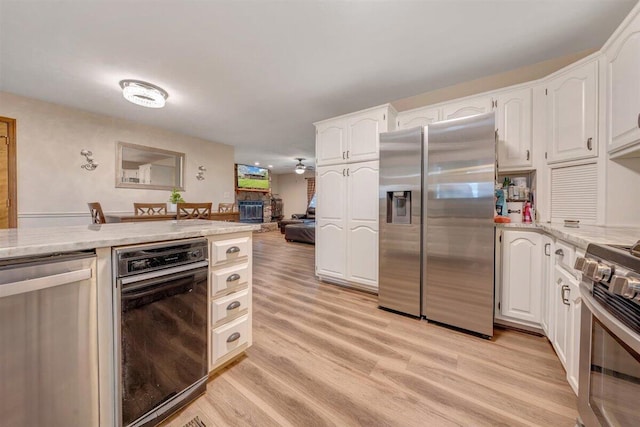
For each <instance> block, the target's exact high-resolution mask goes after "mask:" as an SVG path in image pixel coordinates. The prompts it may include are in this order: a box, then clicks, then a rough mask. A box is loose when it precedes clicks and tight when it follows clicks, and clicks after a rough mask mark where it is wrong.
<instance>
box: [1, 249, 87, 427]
mask: <svg viewBox="0 0 640 427" xmlns="http://www.w3.org/2000/svg"><path fill="white" fill-rule="evenodd" d="M95 263H96V257H95V254H94V253H93V252H73V253H61V254H49V255H42V256H38V257H29V258H17V259H9V260H3V261H0V424H2V425H7V426H45V425H49V426H78V427H85V426H97V425H98V352H97V350H98V347H97V345H98V344H97V343H98V341H97V325H96V322H97V316H96V279H95V274H94V272H95Z"/></svg>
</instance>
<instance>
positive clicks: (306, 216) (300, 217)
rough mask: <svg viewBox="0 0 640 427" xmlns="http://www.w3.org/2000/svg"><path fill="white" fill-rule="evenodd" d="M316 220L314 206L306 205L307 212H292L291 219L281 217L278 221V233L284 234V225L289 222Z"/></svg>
mask: <svg viewBox="0 0 640 427" xmlns="http://www.w3.org/2000/svg"><path fill="white" fill-rule="evenodd" d="M315 222H316V208H315V207H308V208H307V212H305V213H303V214H293V215H291V219H283V220H280V221H278V228H279V229H280V233H282V234H284V231H285V227H286V226H287V225H289V224H310V223H313V224H315Z"/></svg>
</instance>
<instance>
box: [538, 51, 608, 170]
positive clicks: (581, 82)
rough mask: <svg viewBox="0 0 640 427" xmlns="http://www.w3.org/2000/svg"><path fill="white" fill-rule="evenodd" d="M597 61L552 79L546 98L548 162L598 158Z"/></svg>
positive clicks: (569, 70) (576, 67) (572, 68)
mask: <svg viewBox="0 0 640 427" xmlns="http://www.w3.org/2000/svg"><path fill="white" fill-rule="evenodd" d="M597 76H598V61H597V60H594V61H590V62H587V63H586V64H583V65H579V66H571V67H570V68H569V69H567V70H565V71H563V72H561V73H560V74H558V75H557V76H556V77H554V78H552V79H551V80H550V81H549V83H548V85H547V88H546V97H547V144H548V147H547V162H549V163H553V162H561V161H569V160H578V159H585V158H590V157H596V156H597V155H598V134H597V120H598V108H597V101H598V94H597V87H598V85H597Z"/></svg>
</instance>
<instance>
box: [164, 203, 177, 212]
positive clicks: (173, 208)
mask: <svg viewBox="0 0 640 427" xmlns="http://www.w3.org/2000/svg"><path fill="white" fill-rule="evenodd" d="M177 210H178V204H177V203H167V211H168V212H175V211H177Z"/></svg>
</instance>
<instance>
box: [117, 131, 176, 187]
mask: <svg viewBox="0 0 640 427" xmlns="http://www.w3.org/2000/svg"><path fill="white" fill-rule="evenodd" d="M123 148H135V149H136V150H141V151H149V152H152V153H159V154H168V155H172V156H175V157H176V158H178V159H179V161H180V162H179V163H180V175H179V177H180V182H179V185H153V184H140V183H135V182H122V181H121V180H120V177H121V176H122V170H123V168H122V150H123ZM184 166H185V154H184V153H179V152H177V151H170V150H163V149H161V148H154V147H147V146H146V145H138V144H131V143H128V142H122V141H118V144H117V145H116V179H115V181H116V188H138V189H144V190H169V191H171V190H173V189H174V188H177V189H178V190H180V191H184Z"/></svg>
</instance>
